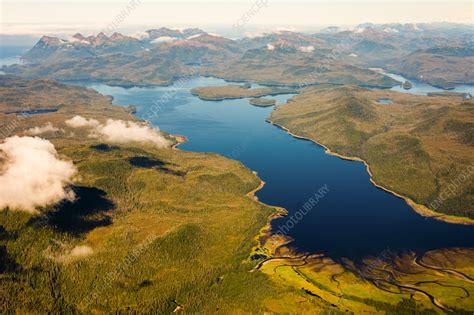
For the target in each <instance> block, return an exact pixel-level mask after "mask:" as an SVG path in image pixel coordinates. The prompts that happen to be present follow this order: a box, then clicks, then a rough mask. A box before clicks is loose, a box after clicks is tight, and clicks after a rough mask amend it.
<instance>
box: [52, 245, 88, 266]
mask: <svg viewBox="0 0 474 315" xmlns="http://www.w3.org/2000/svg"><path fill="white" fill-rule="evenodd" d="M93 253H94V251H93V250H92V248H90V247H89V246H86V245H78V246H76V247H74V248H73V249H72V250H71V251H70V252H68V253H66V254H64V255H62V256H60V257H59V259H58V260H59V261H60V262H63V263H69V262H72V261H76V260H79V259H83V258H85V257H88V256H90V255H92V254H93Z"/></svg>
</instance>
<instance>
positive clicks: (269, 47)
mask: <svg viewBox="0 0 474 315" xmlns="http://www.w3.org/2000/svg"><path fill="white" fill-rule="evenodd" d="M267 49H268V50H275V46H274V45H272V44H267Z"/></svg>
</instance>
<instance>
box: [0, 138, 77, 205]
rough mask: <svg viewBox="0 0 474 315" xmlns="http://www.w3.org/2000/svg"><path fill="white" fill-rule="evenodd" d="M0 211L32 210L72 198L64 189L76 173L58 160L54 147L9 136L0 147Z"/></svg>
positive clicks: (65, 163) (49, 144)
mask: <svg viewBox="0 0 474 315" xmlns="http://www.w3.org/2000/svg"><path fill="white" fill-rule="evenodd" d="M0 161H1V162H0V210H1V209H5V208H7V207H8V208H10V209H15V210H25V211H28V212H36V210H35V208H36V207H40V206H46V205H49V204H54V203H57V202H59V201H61V200H63V199H70V200H72V199H73V198H74V193H73V192H72V191H70V190H68V189H67V185H68V184H70V183H71V179H72V177H73V176H74V175H75V174H76V172H77V170H76V168H75V167H74V165H73V164H72V163H71V162H68V161H64V160H61V159H59V158H58V154H57V151H56V149H55V148H54V145H53V144H52V143H51V142H49V141H48V140H44V139H41V138H37V137H18V136H14V137H10V138H7V139H5V141H4V142H3V143H1V144H0Z"/></svg>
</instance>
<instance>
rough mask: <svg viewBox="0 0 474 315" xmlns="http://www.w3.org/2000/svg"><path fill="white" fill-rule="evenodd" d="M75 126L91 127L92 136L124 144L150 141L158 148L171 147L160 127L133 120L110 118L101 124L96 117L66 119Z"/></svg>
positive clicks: (67, 122)
mask: <svg viewBox="0 0 474 315" xmlns="http://www.w3.org/2000/svg"><path fill="white" fill-rule="evenodd" d="M66 124H67V125H69V126H70V127H73V128H83V127H87V128H91V129H92V132H91V135H90V136H91V137H98V138H102V139H104V140H105V141H107V142H111V143H118V144H124V143H129V142H141V143H150V144H153V145H155V146H157V147H158V148H164V147H169V146H170V145H171V142H170V141H169V140H167V139H166V138H165V137H163V135H162V134H161V133H160V132H159V129H155V128H150V127H149V126H148V125H143V124H139V123H136V122H133V121H124V120H114V119H108V120H107V121H106V123H105V124H100V123H99V122H98V121H97V120H95V119H86V118H84V117H81V116H76V117H74V118H72V119H69V120H67V121H66Z"/></svg>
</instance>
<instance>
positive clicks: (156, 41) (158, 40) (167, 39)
mask: <svg viewBox="0 0 474 315" xmlns="http://www.w3.org/2000/svg"><path fill="white" fill-rule="evenodd" d="M175 40H178V38H176V37H170V36H160V37H158V38H155V39H154V40H152V41H151V42H152V43H153V44H159V43H170V42H174V41H175Z"/></svg>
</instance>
